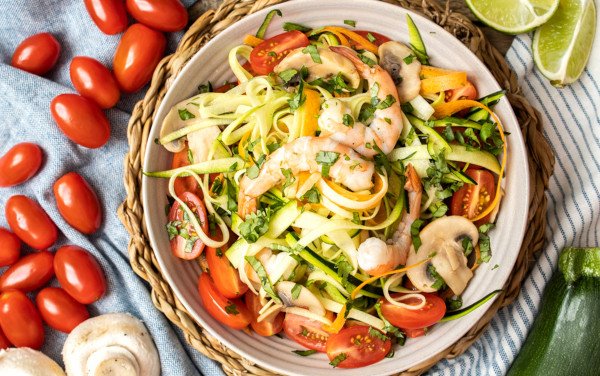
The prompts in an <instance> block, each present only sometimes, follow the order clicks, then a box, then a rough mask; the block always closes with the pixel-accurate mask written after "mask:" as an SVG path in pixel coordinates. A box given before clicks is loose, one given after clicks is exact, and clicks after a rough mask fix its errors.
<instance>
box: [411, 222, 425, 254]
mask: <svg viewBox="0 0 600 376" xmlns="http://www.w3.org/2000/svg"><path fill="white" fill-rule="evenodd" d="M423 222H424V221H423V220H422V219H415V221H414V222H413V223H412V225H411V226H410V235H411V237H412V243H413V247H415V252H418V251H419V247H420V246H421V238H420V237H419V229H420V228H421V226H422V225H423Z"/></svg>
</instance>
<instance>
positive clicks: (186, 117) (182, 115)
mask: <svg viewBox="0 0 600 376" xmlns="http://www.w3.org/2000/svg"><path fill="white" fill-rule="evenodd" d="M177 111H178V112H179V118H180V119H181V120H189V119H193V118H195V117H196V115H194V114H192V113H191V112H189V111H188V110H187V108H184V109H183V110H177Z"/></svg>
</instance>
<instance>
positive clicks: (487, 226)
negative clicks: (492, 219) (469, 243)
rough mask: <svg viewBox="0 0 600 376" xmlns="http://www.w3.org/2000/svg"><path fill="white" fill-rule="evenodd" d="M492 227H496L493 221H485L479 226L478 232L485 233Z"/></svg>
mask: <svg viewBox="0 0 600 376" xmlns="http://www.w3.org/2000/svg"><path fill="white" fill-rule="evenodd" d="M494 227H496V225H495V224H493V223H486V224H484V225H481V226H479V233H480V234H487V233H488V232H489V231H490V230H491V229H493V228H494Z"/></svg>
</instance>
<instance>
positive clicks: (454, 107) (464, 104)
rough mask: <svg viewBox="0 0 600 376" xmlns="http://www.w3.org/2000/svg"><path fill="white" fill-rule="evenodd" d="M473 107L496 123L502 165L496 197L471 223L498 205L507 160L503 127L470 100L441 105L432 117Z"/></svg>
mask: <svg viewBox="0 0 600 376" xmlns="http://www.w3.org/2000/svg"><path fill="white" fill-rule="evenodd" d="M473 107H477V108H481V109H483V110H485V111H487V112H488V113H489V114H490V116H491V117H492V119H494V121H495V122H496V125H497V126H498V131H499V132H500V138H501V139H502V143H503V145H502V149H503V153H502V163H501V164H500V173H499V176H498V184H496V196H495V197H494V200H493V201H492V203H491V204H490V205H489V206H488V207H487V208H486V209H485V210H484V211H483V212H481V213H480V214H479V215H478V216H477V217H475V218H471V219H470V220H471V221H472V222H476V221H478V220H480V219H482V218H485V216H486V215H488V214H489V213H491V212H492V211H493V210H494V209H495V208H496V206H497V205H498V204H499V203H500V197H501V196H502V187H501V184H500V182H501V181H502V177H503V176H504V169H505V168H506V160H507V158H508V148H507V145H506V137H505V136H504V127H503V126H502V122H501V121H500V119H499V118H498V116H496V114H495V113H494V111H492V110H490V108H489V107H488V106H486V105H484V104H483V103H480V102H477V101H474V100H471V99H460V100H457V101H452V102H447V103H442V104H440V105H439V106H437V107H436V108H435V113H434V114H433V115H434V116H435V117H436V118H437V119H443V118H445V117H448V116H450V115H452V114H454V113H456V112H459V111H462V110H465V109H467V108H473Z"/></svg>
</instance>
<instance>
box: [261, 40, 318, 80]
mask: <svg viewBox="0 0 600 376" xmlns="http://www.w3.org/2000/svg"><path fill="white" fill-rule="evenodd" d="M308 44H309V41H308V38H307V37H306V35H304V34H303V33H301V32H300V31H298V30H293V31H288V32H287V33H283V34H279V35H276V36H274V37H273V38H269V39H267V40H265V41H263V42H262V43H261V44H259V45H258V46H256V47H254V48H253V49H252V52H251V53H250V65H252V70H253V71H254V72H256V73H257V74H269V73H271V72H272V71H273V68H275V66H276V65H277V64H278V63H279V62H280V61H281V60H283V58H284V57H286V55H287V54H288V53H289V52H290V51H291V50H293V49H296V48H298V47H306V46H308Z"/></svg>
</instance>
